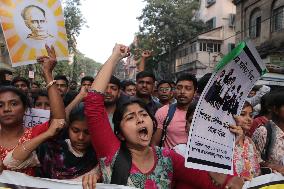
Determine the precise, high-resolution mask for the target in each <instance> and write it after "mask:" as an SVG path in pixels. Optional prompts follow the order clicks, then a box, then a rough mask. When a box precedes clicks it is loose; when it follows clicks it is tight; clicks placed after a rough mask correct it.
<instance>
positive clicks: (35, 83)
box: [32, 82, 40, 88]
mask: <svg viewBox="0 0 284 189" xmlns="http://www.w3.org/2000/svg"><path fill="white" fill-rule="evenodd" d="M32 85H36V86H38V87H39V88H40V84H39V83H38V82H33V83H32Z"/></svg>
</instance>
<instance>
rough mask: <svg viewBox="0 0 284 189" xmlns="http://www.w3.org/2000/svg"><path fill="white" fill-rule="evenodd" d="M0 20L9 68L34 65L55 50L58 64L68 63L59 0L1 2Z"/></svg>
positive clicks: (65, 37) (10, 0) (11, 0)
mask: <svg viewBox="0 0 284 189" xmlns="http://www.w3.org/2000/svg"><path fill="white" fill-rule="evenodd" d="M0 20H1V26H2V30H3V33H4V37H5V41H6V44H7V49H8V51H9V56H10V59H11V63H12V67H16V66H21V65H27V64H34V63H36V62H37V61H36V58H37V57H38V56H42V55H47V52H46V50H45V44H47V45H49V46H51V45H53V46H54V48H55V52H56V55H57V60H68V45H67V35H66V29H65V23H64V15H63V11H62V7H61V2H60V0H52V1H40V0H24V1H18V0H9V1H0Z"/></svg>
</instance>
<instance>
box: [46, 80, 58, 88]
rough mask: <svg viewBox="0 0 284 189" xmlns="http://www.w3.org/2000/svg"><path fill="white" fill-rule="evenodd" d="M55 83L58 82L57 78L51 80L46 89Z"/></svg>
mask: <svg viewBox="0 0 284 189" xmlns="http://www.w3.org/2000/svg"><path fill="white" fill-rule="evenodd" d="M54 83H56V80H53V81H51V82H49V83H48V84H47V85H46V89H48V88H49V87H51V86H52V85H53V84H54Z"/></svg>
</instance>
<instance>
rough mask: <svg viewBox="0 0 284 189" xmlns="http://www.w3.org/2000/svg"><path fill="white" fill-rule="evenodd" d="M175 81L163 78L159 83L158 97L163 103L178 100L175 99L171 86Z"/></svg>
mask: <svg viewBox="0 0 284 189" xmlns="http://www.w3.org/2000/svg"><path fill="white" fill-rule="evenodd" d="M172 83H173V82H172V81H169V80H161V81H160V82H159V83H158V85H157V89H158V98H159V102H160V103H161V104H162V105H167V104H173V103H175V102H176V100H175V99H174V92H173V88H172V86H171V84H172Z"/></svg>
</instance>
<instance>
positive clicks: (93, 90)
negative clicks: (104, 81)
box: [89, 89, 105, 96]
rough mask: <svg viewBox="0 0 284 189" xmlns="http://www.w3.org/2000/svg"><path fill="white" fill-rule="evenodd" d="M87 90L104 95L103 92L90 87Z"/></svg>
mask: <svg viewBox="0 0 284 189" xmlns="http://www.w3.org/2000/svg"><path fill="white" fill-rule="evenodd" d="M89 92H92V93H96V94H99V95H102V96H105V94H104V93H103V92H100V91H97V90H95V89H90V90H89Z"/></svg>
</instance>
